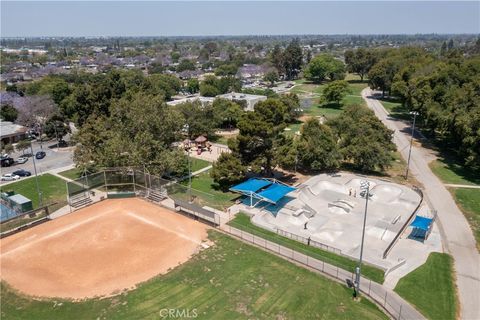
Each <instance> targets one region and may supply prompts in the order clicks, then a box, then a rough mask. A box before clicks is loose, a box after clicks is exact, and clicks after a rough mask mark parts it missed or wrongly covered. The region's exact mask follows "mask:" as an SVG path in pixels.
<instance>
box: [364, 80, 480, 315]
mask: <svg viewBox="0 0 480 320" xmlns="http://www.w3.org/2000/svg"><path fill="white" fill-rule="evenodd" d="M362 97H363V98H364V100H365V101H366V103H367V105H368V107H369V108H370V109H372V110H373V111H374V112H375V114H376V116H377V117H378V118H379V119H380V120H381V121H382V122H383V123H384V124H385V125H386V126H387V127H388V128H389V129H391V130H394V135H393V141H394V143H395V144H396V145H397V148H398V150H399V151H400V153H401V154H402V156H403V157H404V158H405V159H407V157H408V146H409V143H410V135H411V129H410V124H409V123H405V122H404V121H400V120H398V119H394V118H392V117H390V116H389V114H388V112H387V111H386V110H385V108H384V107H383V105H382V104H381V103H380V101H378V100H376V99H374V98H372V91H371V90H370V88H366V89H364V90H363V91H362ZM430 153H431V151H429V150H427V149H425V148H423V147H421V146H420V144H415V145H414V146H413V147H412V153H411V158H410V172H411V174H413V175H414V176H415V177H416V179H417V180H418V181H419V182H420V183H422V184H423V186H424V187H425V190H424V194H425V196H426V197H427V198H428V199H429V200H430V203H431V205H432V206H433V209H435V210H437V212H438V216H437V217H438V220H437V222H438V223H439V226H440V229H441V230H442V238H443V245H444V246H445V250H446V251H447V252H448V253H450V254H451V255H452V256H453V258H454V259H455V262H454V266H455V272H456V283H457V288H458V297H459V300H460V318H461V319H466V320H478V319H480V303H479V302H480V300H479V292H480V255H479V253H478V251H477V248H476V243H475V239H474V237H473V233H472V230H471V229H470V226H469V225H468V222H467V220H466V219H465V217H464V215H463V213H462V212H461V211H460V210H459V209H458V207H457V205H456V203H455V201H454V200H453V198H452V195H451V194H450V192H449V191H448V190H447V188H446V187H445V185H444V184H443V183H442V182H441V181H440V180H439V179H438V178H437V176H435V175H434V174H433V172H432V171H431V170H430V167H429V166H428V162H429V160H428V159H431V158H432V157H431V154H430ZM432 299H435V297H432Z"/></svg>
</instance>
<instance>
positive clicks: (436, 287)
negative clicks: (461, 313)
mask: <svg viewBox="0 0 480 320" xmlns="http://www.w3.org/2000/svg"><path fill="white" fill-rule="evenodd" d="M395 291H396V292H397V293H398V294H399V295H401V296H402V297H403V298H404V299H405V300H407V301H408V302H410V303H411V304H412V305H414V306H416V307H417V309H418V310H419V311H420V312H421V313H422V314H423V315H425V316H426V317H427V318H428V319H432V320H439V319H442V320H450V319H452V320H453V319H455V315H456V312H457V298H456V292H455V284H454V280H453V259H452V257H451V256H449V255H448V254H445V253H436V252H433V253H431V254H430V255H429V256H428V259H427V262H425V264H423V265H421V266H420V267H418V268H417V269H415V270H414V271H412V272H411V273H409V274H408V275H406V276H405V277H403V278H402V279H400V281H399V282H398V284H397V286H396V287H395Z"/></svg>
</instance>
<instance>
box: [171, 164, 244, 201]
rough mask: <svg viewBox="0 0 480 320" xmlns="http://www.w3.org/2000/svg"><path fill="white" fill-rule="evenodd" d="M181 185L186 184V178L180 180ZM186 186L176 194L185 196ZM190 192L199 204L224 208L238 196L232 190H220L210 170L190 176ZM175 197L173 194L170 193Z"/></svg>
mask: <svg viewBox="0 0 480 320" xmlns="http://www.w3.org/2000/svg"><path fill="white" fill-rule="evenodd" d="M181 184H182V185H183V186H185V187H186V186H188V179H186V180H183V181H182V182H181ZM186 190H187V188H185V189H184V190H181V192H178V193H177V194H176V195H177V196H180V197H182V199H183V197H184V196H187V194H186ZM192 194H193V195H194V196H196V197H197V202H198V204H200V205H204V206H205V205H206V206H210V207H213V208H215V209H219V210H224V209H226V208H228V207H230V206H231V205H232V204H233V200H234V199H236V198H237V197H238V194H236V193H233V192H223V191H221V190H220V189H219V188H218V186H217V184H216V183H215V182H214V181H213V178H212V177H210V171H206V172H202V173H201V174H199V175H196V176H194V177H193V178H192ZM171 196H173V197H175V194H173V195H171Z"/></svg>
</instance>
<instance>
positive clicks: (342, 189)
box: [309, 181, 348, 196]
mask: <svg viewBox="0 0 480 320" xmlns="http://www.w3.org/2000/svg"><path fill="white" fill-rule="evenodd" d="M309 189H310V191H312V193H313V194H314V195H316V196H318V195H319V194H320V193H321V192H322V191H325V190H330V191H335V192H338V193H343V194H348V188H347V187H346V186H344V185H343V184H339V183H334V182H330V181H319V182H317V183H316V184H314V185H312V186H310V187H309Z"/></svg>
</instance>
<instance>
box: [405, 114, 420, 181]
mask: <svg viewBox="0 0 480 320" xmlns="http://www.w3.org/2000/svg"><path fill="white" fill-rule="evenodd" d="M410 114H412V115H413V123H412V136H411V138H410V148H409V149H408V160H407V171H406V172H405V180H407V179H408V169H409V167H410V155H411V154H412V144H413V135H414V133H415V119H416V118H417V116H418V115H419V113H418V112H417V111H412V112H410Z"/></svg>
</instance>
